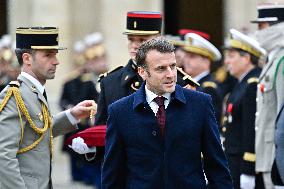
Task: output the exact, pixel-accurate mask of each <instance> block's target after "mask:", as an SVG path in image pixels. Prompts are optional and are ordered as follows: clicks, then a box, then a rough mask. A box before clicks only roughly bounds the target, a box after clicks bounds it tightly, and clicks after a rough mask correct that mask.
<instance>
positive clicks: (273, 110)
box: [255, 47, 284, 172]
mask: <svg viewBox="0 0 284 189" xmlns="http://www.w3.org/2000/svg"><path fill="white" fill-rule="evenodd" d="M274 53H275V54H274V56H273V57H270V60H269V62H268V63H267V64H266V65H265V66H264V68H263V70H262V72H261V74H260V77H259V84H258V89H257V99H256V101H257V103H256V104H257V109H256V111H257V112H256V119H255V130H256V133H255V153H256V165H255V166H256V171H257V172H270V171H271V168H272V163H273V160H274V157H275V147H274V132H275V121H276V116H277V114H278V112H279V110H280V108H281V105H282V104H283V102H284V67H283V65H284V59H282V58H283V57H284V48H283V47H282V48H278V49H276V50H274ZM281 59H282V60H281Z"/></svg>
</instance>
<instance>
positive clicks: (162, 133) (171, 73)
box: [102, 38, 233, 189]
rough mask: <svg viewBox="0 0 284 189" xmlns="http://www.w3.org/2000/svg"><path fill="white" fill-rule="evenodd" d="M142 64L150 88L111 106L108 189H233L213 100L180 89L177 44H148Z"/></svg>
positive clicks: (144, 87) (105, 183)
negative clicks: (175, 50) (159, 100)
mask: <svg viewBox="0 0 284 189" xmlns="http://www.w3.org/2000/svg"><path fill="white" fill-rule="evenodd" d="M136 60H137V64H138V66H139V70H138V71H139V74H140V76H141V77H142V78H143V79H144V80H145V81H146V83H144V85H142V86H141V88H140V89H139V90H138V91H137V92H135V93H134V94H132V95H130V96H128V97H125V98H122V99H121V100H118V101H117V102H115V103H113V104H112V105H110V106H109V117H108V122H107V134H106V145H105V159H104V163H103V169H102V188H103V189H124V188H125V189H184V188H185V189H202V188H207V187H208V186H209V187H210V189H232V188H233V185H232V181H231V176H230V173H229V169H228V165H227V160H226V157H225V155H224V152H223V150H222V147H221V143H220V138H219V133H218V126H217V123H216V118H215V116H214V110H213V106H212V101H211V98H210V96H209V95H207V94H205V93H201V92H196V91H193V90H189V89H184V88H182V87H181V86H179V85H176V59H175V54H174V47H173V45H172V44H171V43H169V42H168V41H167V40H165V39H163V38H156V39H152V40H149V41H147V42H144V43H143V44H142V45H141V47H140V48H139V50H138V52H137V55H136ZM157 97H159V98H162V99H164V104H163V105H160V106H159V105H158V103H156V98H157ZM161 109H163V110H161ZM161 111H162V112H164V113H165V114H163V113H161ZM161 115H162V116H161ZM161 120H162V121H161ZM201 153H202V155H203V160H202V158H201ZM205 175H206V177H207V179H208V183H209V184H208V186H207V185H206V179H205Z"/></svg>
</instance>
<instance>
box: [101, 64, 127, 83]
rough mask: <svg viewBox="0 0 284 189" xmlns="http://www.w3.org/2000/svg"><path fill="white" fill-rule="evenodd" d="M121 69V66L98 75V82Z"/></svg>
mask: <svg viewBox="0 0 284 189" xmlns="http://www.w3.org/2000/svg"><path fill="white" fill-rule="evenodd" d="M121 68H123V66H118V67H116V68H114V69H112V70H110V71H108V72H105V73H103V74H100V75H99V79H98V82H100V81H101V80H102V79H103V78H105V77H106V76H107V75H108V74H110V73H113V72H116V71H118V70H120V69H121Z"/></svg>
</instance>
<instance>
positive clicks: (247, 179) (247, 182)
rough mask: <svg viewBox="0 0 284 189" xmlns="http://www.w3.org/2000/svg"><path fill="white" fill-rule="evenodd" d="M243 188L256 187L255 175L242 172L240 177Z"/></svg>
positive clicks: (250, 188) (252, 188) (251, 188)
mask: <svg viewBox="0 0 284 189" xmlns="http://www.w3.org/2000/svg"><path fill="white" fill-rule="evenodd" d="M240 182H241V188H242V189H254V187H255V176H253V175H246V174H241V178H240Z"/></svg>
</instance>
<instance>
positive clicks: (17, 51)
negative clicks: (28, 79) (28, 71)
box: [15, 48, 34, 66]
mask: <svg viewBox="0 0 284 189" xmlns="http://www.w3.org/2000/svg"><path fill="white" fill-rule="evenodd" d="M24 53H29V54H31V55H32V56H33V55H34V50H32V49H19V48H17V49H15V54H16V57H17V60H18V62H19V64H20V66H22V65H23V54H24Z"/></svg>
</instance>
